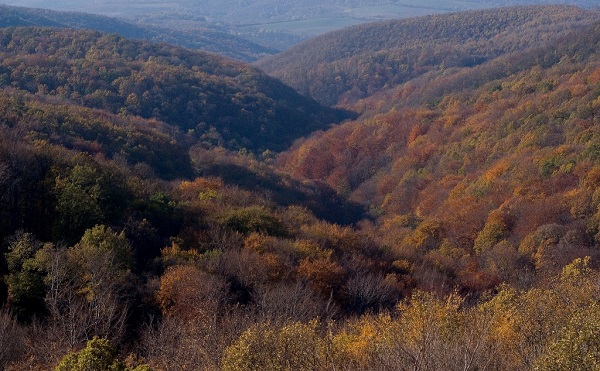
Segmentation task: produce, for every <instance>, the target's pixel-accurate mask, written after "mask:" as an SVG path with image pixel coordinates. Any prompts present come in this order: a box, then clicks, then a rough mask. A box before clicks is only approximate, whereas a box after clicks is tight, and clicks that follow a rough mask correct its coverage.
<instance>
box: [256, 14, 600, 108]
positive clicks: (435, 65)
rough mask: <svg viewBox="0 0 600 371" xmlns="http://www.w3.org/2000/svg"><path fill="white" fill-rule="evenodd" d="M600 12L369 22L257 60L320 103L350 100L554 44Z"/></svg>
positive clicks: (343, 102) (439, 16) (438, 16)
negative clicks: (563, 35)
mask: <svg viewBox="0 0 600 371" xmlns="http://www.w3.org/2000/svg"><path fill="white" fill-rule="evenodd" d="M597 19H598V14H597V13H595V12H592V11H584V10H582V9H579V8H575V7H566V6H546V7H520V8H498V9H488V10H481V11H471V12H463V13H454V14H450V15H432V16H427V17H419V18H409V19H401V20H392V21H386V22H378V23H369V24H365V25H360V26H355V27H352V28H347V29H343V30H340V31H336V32H333V33H329V34H325V35H323V36H319V37H315V38H313V39H310V40H308V41H306V42H304V43H302V44H300V45H297V46H295V47H292V48H290V49H288V50H286V51H284V52H283V53H280V54H277V55H275V56H272V57H267V58H265V59H263V60H260V61H259V62H257V63H256V65H257V66H258V67H259V68H261V69H262V70H264V71H266V72H267V73H269V74H270V75H272V76H275V77H277V78H280V79H281V80H282V81H284V82H285V83H287V84H288V85H290V86H292V87H294V88H295V89H296V90H298V91H299V92H300V93H302V94H305V95H307V96H311V97H313V98H314V99H316V100H318V101H319V102H321V103H324V104H328V105H334V104H338V103H342V104H348V103H351V102H354V101H356V100H357V99H361V98H365V97H367V96H370V95H372V94H374V93H375V92H377V91H380V90H386V89H389V88H391V87H393V86H395V85H397V84H401V83H405V82H407V81H410V80H411V79H414V78H416V77H418V76H421V75H424V74H426V73H428V72H436V71H438V70H440V69H445V68H450V67H472V66H476V65H479V64H482V63H485V62H487V61H489V60H491V59H494V58H495V57H498V56H501V55H504V54H507V53H511V52H514V51H519V50H523V49H526V48H527V47H531V46H542V45H544V44H546V43H552V42H553V41H554V40H555V37H556V35H557V34H558V33H560V32H561V31H564V30H566V29H570V30H574V29H576V28H577V27H583V26H585V25H586V24H590V23H591V22H593V21H594V20H597Z"/></svg>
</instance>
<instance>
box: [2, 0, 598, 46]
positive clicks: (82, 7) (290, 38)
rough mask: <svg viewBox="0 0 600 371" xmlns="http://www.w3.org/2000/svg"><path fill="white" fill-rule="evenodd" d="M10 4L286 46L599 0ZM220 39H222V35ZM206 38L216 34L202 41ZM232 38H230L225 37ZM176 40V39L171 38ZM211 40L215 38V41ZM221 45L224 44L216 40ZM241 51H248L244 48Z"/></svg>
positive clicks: (61, 0)
mask: <svg viewBox="0 0 600 371" xmlns="http://www.w3.org/2000/svg"><path fill="white" fill-rule="evenodd" d="M2 2H3V3H5V4H11V5H18V6H28V7H38V8H49V9H54V10H62V11H80V12H86V13H94V14H102V15H106V16H111V17H119V18H121V19H126V20H128V21H132V22H134V23H136V24H139V23H141V24H147V25H154V26H158V27H162V28H168V29H172V30H178V31H185V32H191V33H192V34H194V33H196V32H198V30H200V32H204V31H202V30H206V29H210V30H217V31H223V32H225V33H228V34H232V35H238V36H242V37H244V38H245V39H248V40H252V41H254V42H256V43H258V44H260V45H266V46H268V47H270V48H274V49H278V50H284V49H287V48H288V47H290V46H292V45H294V44H297V43H298V42H301V41H303V40H306V39H307V38H310V37H314V36H316V35H320V34H323V33H325V32H329V31H334V30H338V29H341V28H344V27H348V26H352V25H357V24H362V23H366V22H373V21H381V20H386V19H400V18H409V17H417V16H423V15H428V14H443V13H449V12H459V11H467V10H476V9H485V8H492V7H500V6H515V5H528V4H529V5H531V4H565V3H568V4H570V5H575V6H582V7H594V6H596V7H597V6H598V5H599V4H598V2H597V1H596V0H478V1H476V0H443V1H438V0H430V1H419V0H328V1H317V0H252V1H240V0H203V1H197V0H170V1H156V0H78V1H73V0H56V1H52V2H48V1H45V0H3V1H2ZM217 40H221V37H218V38H217ZM201 41H202V43H206V42H209V41H210V39H208V40H207V39H204V40H201ZM224 41H227V39H224ZM169 42H173V41H169ZM209 44H210V43H209ZM216 47H217V48H218V44H216ZM240 50H245V48H244V49H240Z"/></svg>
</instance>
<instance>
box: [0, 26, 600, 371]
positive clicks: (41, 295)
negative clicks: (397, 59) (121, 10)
mask: <svg viewBox="0 0 600 371" xmlns="http://www.w3.org/2000/svg"><path fill="white" fill-rule="evenodd" d="M2 32H3V33H2V35H3V36H2V38H1V39H0V45H1V47H0V51H1V52H2V53H4V54H3V58H2V59H0V61H2V70H1V71H0V78H1V79H2V87H1V89H2V90H1V91H0V93H1V94H0V129H1V130H0V220H1V221H2V222H3V223H2V224H0V246H1V252H2V254H1V255H0V303H1V304H2V310H0V368H2V369H8V370H20V369H52V368H55V369H57V370H80V369H82V368H83V367H90V368H95V369H108V368H111V369H120V370H137V371H141V370H146V371H147V370H148V369H156V370H181V369H194V370H196V369H198V370H217V369H223V370H256V369H261V370H262V369H265V370H270V369H294V370H296V369H310V370H313V369H350V370H356V369H361V370H362V369H366V370H368V369H377V370H379V369H406V368H411V369H429V370H439V369H444V370H446V369H447V370H458V369H460V370H481V369H486V368H489V369H511V370H513V369H514V370H527V369H552V368H553V367H557V365H558V368H561V369H569V370H570V369H577V368H578V367H579V366H581V365H584V366H587V365H591V366H595V365H597V364H598V362H600V360H599V359H598V354H599V350H600V346H599V345H598V341H597V340H598V339H599V338H600V326H599V325H598V323H600V311H599V310H598V307H599V302H598V295H599V292H598V289H599V286H598V279H599V274H598V258H599V257H600V256H599V255H600V254H599V253H598V252H599V251H600V250H599V249H598V246H599V244H600V234H599V230H600V214H599V207H600V206H599V205H600V195H599V192H600V191H599V189H600V167H599V166H600V165H599V164H600V154H599V148H600V145H599V143H600V133H599V132H598V128H599V127H600V125H598V118H599V117H600V103H599V99H600V59H599V57H598V55H597V54H596V51H597V50H598V47H599V45H600V23H596V24H593V25H590V26H587V27H581V25H580V24H578V22H575V23H573V28H571V29H570V28H569V27H567V25H566V24H565V30H564V31H563V32H560V33H557V34H555V35H554V36H553V37H554V38H553V40H552V41H549V42H548V44H547V45H546V44H543V43H542V44H539V45H537V46H534V47H531V48H528V49H525V50H522V51H518V52H513V53H508V54H505V55H501V56H499V57H496V58H493V59H491V60H489V61H487V62H482V63H480V64H477V65H473V66H468V67H465V66H450V67H446V66H440V67H439V68H438V69H437V70H435V71H431V72H430V73H426V74H422V75H419V76H418V77H417V78H414V79H411V80H410V81H409V82H407V83H400V84H391V85H390V86H389V87H388V89H385V90H382V91H378V92H377V93H375V94H373V95H371V96H370V97H368V98H365V99H363V100H360V101H357V102H356V103H354V107H356V108H358V109H360V110H361V111H362V112H364V114H363V115H362V116H361V117H359V118H357V119H356V120H354V121H349V122H345V123H341V124H340V125H338V126H335V127H333V128H330V129H329V130H327V131H322V132H318V133H316V134H314V135H313V136H311V137H310V138H308V139H305V140H303V141H301V142H297V143H296V145H295V146H294V147H293V148H292V150H290V151H289V152H285V153H284V154H282V155H280V157H279V158H274V156H273V153H271V152H264V153H260V149H262V148H261V147H260V146H258V151H256V152H252V151H248V150H244V149H240V145H239V144H238V143H232V142H227V141H225V140H224V139H223V138H225V137H226V136H228V138H235V137H236V134H235V133H233V132H228V131H225V130H223V131H221V132H219V131H218V130H220V129H219V128H221V129H222V128H229V129H231V128H235V127H234V126H220V127H217V126H215V129H214V130H210V129H209V130H208V131H207V132H202V130H201V129H202V126H200V127H198V126H195V127H190V126H186V125H187V124H186V123H188V122H193V121H194V119H195V118H194V117H192V116H194V115H199V116H196V117H207V116H202V114H203V111H201V110H199V111H193V108H194V107H195V106H194V103H193V102H194V100H193V99H189V98H190V97H189V96H188V93H189V92H197V90H195V88H197V89H198V90H200V91H206V92H208V93H210V94H208V93H206V94H207V95H208V96H207V97H206V98H207V102H215V103H214V104H215V105H218V104H221V103H220V102H222V101H227V102H231V104H233V105H238V106H235V107H236V109H238V111H236V112H237V113H236V112H233V111H231V112H227V113H228V114H229V115H230V116H228V117H231V120H234V121H235V120H242V119H245V118H248V117H253V116H252V115H254V114H256V115H258V116H260V115H262V114H263V113H264V112H265V111H264V110H266V109H267V108H264V107H263V106H262V105H254V104H251V103H252V102H255V100H253V99H260V102H263V105H265V106H266V107H269V106H268V105H267V103H264V102H274V103H273V104H275V103H277V102H279V104H281V105H283V106H284V107H287V106H286V105H287V104H291V103H292V101H290V102H281V101H278V100H276V99H275V98H276V97H278V96H279V94H280V93H279V92H278V90H277V89H279V88H277V87H278V86H280V85H278V84H279V83H278V82H276V81H274V80H269V79H267V80H264V81H266V82H265V83H264V84H261V83H258V82H260V81H263V80H261V78H263V77H264V76H263V75H262V74H260V73H258V72H256V71H255V70H253V69H251V68H250V67H247V66H243V65H240V64H237V63H233V62H227V61H223V60H222V59H219V58H215V57H211V56H206V55H205V54H198V53H192V52H189V51H185V50H182V49H177V48H172V47H168V46H165V45H161V46H153V45H149V44H145V43H141V42H129V41H126V40H124V39H122V38H120V37H116V36H102V35H99V34H97V33H93V32H87V31H86V32H74V31H56V30H48V29H8V30H3V31H2ZM523 32H524V33H525V34H527V29H524V30H523ZM548 37H549V40H550V35H548ZM567 41H568V42H567ZM374 42H375V41H374ZM186 84H188V85H186ZM273 86H274V88H273ZM213 88H214V89H213ZM236 88H237V89H239V90H237V92H238V93H239V94H232V93H231V92H232V91H234V90H235V89H236ZM136 89H138V90H136ZM210 89H213V90H210ZM265 89H266V90H265ZM269 89H271V90H269ZM282 89H283V91H284V92H288V91H289V90H287V89H286V88H285V87H283V88H282ZM145 93H148V94H146V98H144V95H145ZM172 94H173V95H172ZM194 94H196V93H194ZM248 94H249V95H250V98H248V100H245V97H246V96H247V95H248ZM271 94H272V95H271ZM290 94H291V93H290ZM140 95H141V97H142V99H141V102H145V104H148V105H149V106H144V105H143V104H141V103H139V104H138V102H140V101H139V100H136V98H139V97H140ZM163 96H164V97H168V96H171V97H172V98H178V97H179V98H182V97H185V98H186V99H188V102H191V103H190V104H189V105H188V106H190V107H191V108H190V111H189V112H188V111H186V112H187V113H186V114H189V117H187V116H186V117H180V116H171V114H172V111H171V109H172V108H173V107H175V108H177V107H181V106H180V105H178V104H179V103H177V102H175V101H172V102H171V101H167V102H166V104H165V103H163V100H162V97H163ZM291 96H292V97H295V96H294V95H291ZM149 97H160V98H161V99H157V100H155V101H153V100H150V99H147V98H149ZM253 97H256V98H253ZM271 98H272V99H273V101H271V100H269V99H271ZM144 99H147V100H145V101H144ZM249 102H250V103H249ZM296 102H297V101H296ZM301 102H302V101H301ZM296 104H298V103H296ZM311 104H314V102H312V103H311ZM223 107H231V106H223ZM240 107H241V108H240ZM301 107H303V110H304V112H307V110H308V108H307V106H301ZM315 107H318V109H321V110H323V108H321V107H320V106H315ZM177 109H178V108H177ZM186 109H187V106H186ZM243 109H247V110H248V112H247V113H246V112H243ZM270 109H271V110H273V113H274V114H275V113H277V114H279V113H281V111H277V107H271V108H270ZM297 111H298V110H297ZM300 111H301V110H300ZM300 111H298V112H300ZM144 112H148V113H149V115H148V117H144V116H145V113H144ZM278 112H279V113H278ZM284 112H285V111H284ZM328 112H330V113H333V111H328ZM248 115H250V116H248ZM284 116H285V115H284ZM221 119H222V118H221V117H220V116H219V117H217V119H215V121H214V125H217V124H218V123H221V124H222V121H219V120H221ZM288 119H290V120H296V119H294V118H293V117H288ZM179 120H181V122H179ZM186 120H187V121H186ZM297 122H301V121H297ZM226 124H227V122H225V124H222V125H226ZM198 131H200V132H201V133H199V132H198ZM257 140H258V139H257ZM260 143H263V142H260ZM224 145H229V149H227V148H225V147H224ZM282 146H283V144H282ZM247 148H252V147H247ZM264 148H268V147H264ZM231 149H234V150H235V151H231ZM272 164H276V165H279V166H280V167H281V168H282V169H281V170H277V169H276V168H274V167H273V166H271V165H272ZM283 170H288V171H291V172H293V173H294V175H295V177H291V176H289V175H286V174H285V173H283ZM331 187H334V188H335V189H336V190H338V191H339V192H340V194H342V195H345V196H348V197H350V198H351V199H352V200H354V201H359V202H361V203H364V204H365V205H368V206H369V207H370V214H371V215H370V218H368V219H366V220H359V219H360V218H361V217H362V214H361V213H360V211H361V210H360V208H358V207H357V206H356V205H355V204H351V203H348V202H346V201H344V199H343V198H341V197H340V196H339V195H337V194H335V193H334V192H332V188H331ZM327 220H329V222H328V221H327ZM331 221H335V222H336V223H337V224H332V223H331Z"/></svg>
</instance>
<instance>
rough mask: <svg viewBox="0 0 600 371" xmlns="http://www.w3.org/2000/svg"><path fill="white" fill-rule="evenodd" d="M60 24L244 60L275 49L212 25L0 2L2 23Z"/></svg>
mask: <svg viewBox="0 0 600 371" xmlns="http://www.w3.org/2000/svg"><path fill="white" fill-rule="evenodd" d="M11 26H22V27H32V26H36V27H58V28H74V29H89V30H96V31H100V32H107V33H118V34H119V35H121V36H125V37H127V38H133V39H144V40H148V41H152V42H167V43H169V44H172V45H179V46H183V47H186V48H191V49H198V50H203V51H208V52H214V53H217V54H221V55H224V56H227V57H231V58H235V59H238V60H241V61H246V62H249V61H255V60H257V59H258V58H261V57H264V56H266V55H270V54H274V53H275V52H276V50H275V49H272V48H267V47H265V46H262V45H259V44H256V43H253V42H251V41H249V40H246V39H243V38H241V37H237V36H233V35H231V34H229V33H227V32H223V31H220V30H218V29H215V28H214V27H213V28H211V27H210V25H208V24H207V25H205V26H204V27H197V28H195V29H194V30H190V31H187V32H186V31H184V30H173V29H167V28H160V27H152V26H149V25H140V24H133V23H129V22H126V21H124V20H121V19H116V18H111V17H107V16H102V15H93V14H86V13H79V12H59V11H52V10H47V9H33V8H23V7H15V6H8V5H2V4H0V27H11Z"/></svg>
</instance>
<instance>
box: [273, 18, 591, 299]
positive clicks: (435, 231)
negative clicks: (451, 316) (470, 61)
mask: <svg viewBox="0 0 600 371" xmlns="http://www.w3.org/2000/svg"><path fill="white" fill-rule="evenodd" d="M598 45H600V24H598V23H597V24H595V25H593V26H591V27H588V28H587V29H585V30H578V31H576V32H572V33H570V32H569V33H566V34H564V35H563V37H562V38H559V39H557V40H556V41H555V43H553V45H552V46H548V47H542V48H533V49H529V50H525V51H522V52H519V53H512V54H510V55H508V56H505V57H500V58H498V59H496V60H494V61H491V62H488V63H486V64H483V65H481V66H478V67H472V68H448V69H445V70H444V71H441V72H440V73H439V74H436V75H435V76H432V77H430V78H427V79H426V78H423V79H420V80H417V81H415V82H414V83H411V82H409V83H406V84H402V85H399V86H398V87H397V88H395V89H392V90H390V91H389V92H387V93H385V94H383V93H382V94H379V95H375V96H373V97H371V98H368V99H365V100H364V101H363V102H361V105H363V106H364V109H365V110H367V111H369V110H371V111H370V112H378V113H376V114H372V115H369V117H366V118H364V119H359V120H357V121H355V122H351V123H347V124H343V125H341V126H338V127H336V128H334V129H332V130H330V131H327V132H325V133H321V134H318V135H315V136H313V137H312V138H310V139H309V140H307V141H305V142H303V143H301V144H299V145H298V146H297V147H296V148H295V149H294V150H292V151H290V152H289V153H288V154H286V155H285V156H283V157H282V158H281V161H282V165H281V166H282V167H283V168H286V169H290V170H291V171H293V172H294V173H295V174H296V176H301V177H306V178H309V179H321V180H325V181H327V182H328V183H329V184H330V185H332V186H333V187H334V188H336V189H337V190H339V191H340V192H342V193H344V194H347V195H349V196H350V198H351V199H352V200H355V201H360V202H365V203H368V204H369V205H370V206H371V208H372V213H373V215H375V216H378V222H377V223H376V224H375V225H374V226H373V228H375V230H376V231H377V232H376V234H377V235H379V236H382V239H381V243H383V244H385V245H388V246H390V248H392V249H393V250H395V251H396V253H397V254H398V256H399V257H402V258H404V259H407V261H409V262H412V264H414V265H415V266H417V265H418V266H419V268H418V270H420V271H421V272H420V275H421V279H422V280H424V282H423V283H424V284H425V283H426V282H430V283H432V284H433V286H437V285H445V284H449V285H450V287H453V286H454V285H455V284H457V283H458V284H459V286H462V287H464V288H469V289H483V288H486V287H492V286H494V285H495V284H497V283H498V282H511V283H513V284H515V285H517V286H519V285H527V284H529V283H530V282H531V281H532V280H533V281H536V280H538V281H539V280H540V279H543V277H545V276H547V275H551V274H555V273H556V272H558V271H560V269H561V268H562V267H563V266H564V265H565V264H566V263H568V262H570V261H572V260H573V259H574V258H577V257H583V256H586V255H589V256H592V257H597V255H598V243H599V242H600V235H599V234H598V231H599V225H598V220H599V219H598V218H599V214H598V197H597V196H598V194H597V193H598V189H599V184H598V183H597V179H596V178H597V173H598V171H599V168H598V164H599V161H600V158H599V157H598V148H599V144H600V143H599V137H598V128H599V125H598V113H599V111H598V109H599V108H600V107H599V106H598V96H599V95H600V90H599V86H600V85H599V80H598V76H599V72H600V60H599V59H598V56H597V54H596V50H597V47H598Z"/></svg>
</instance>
